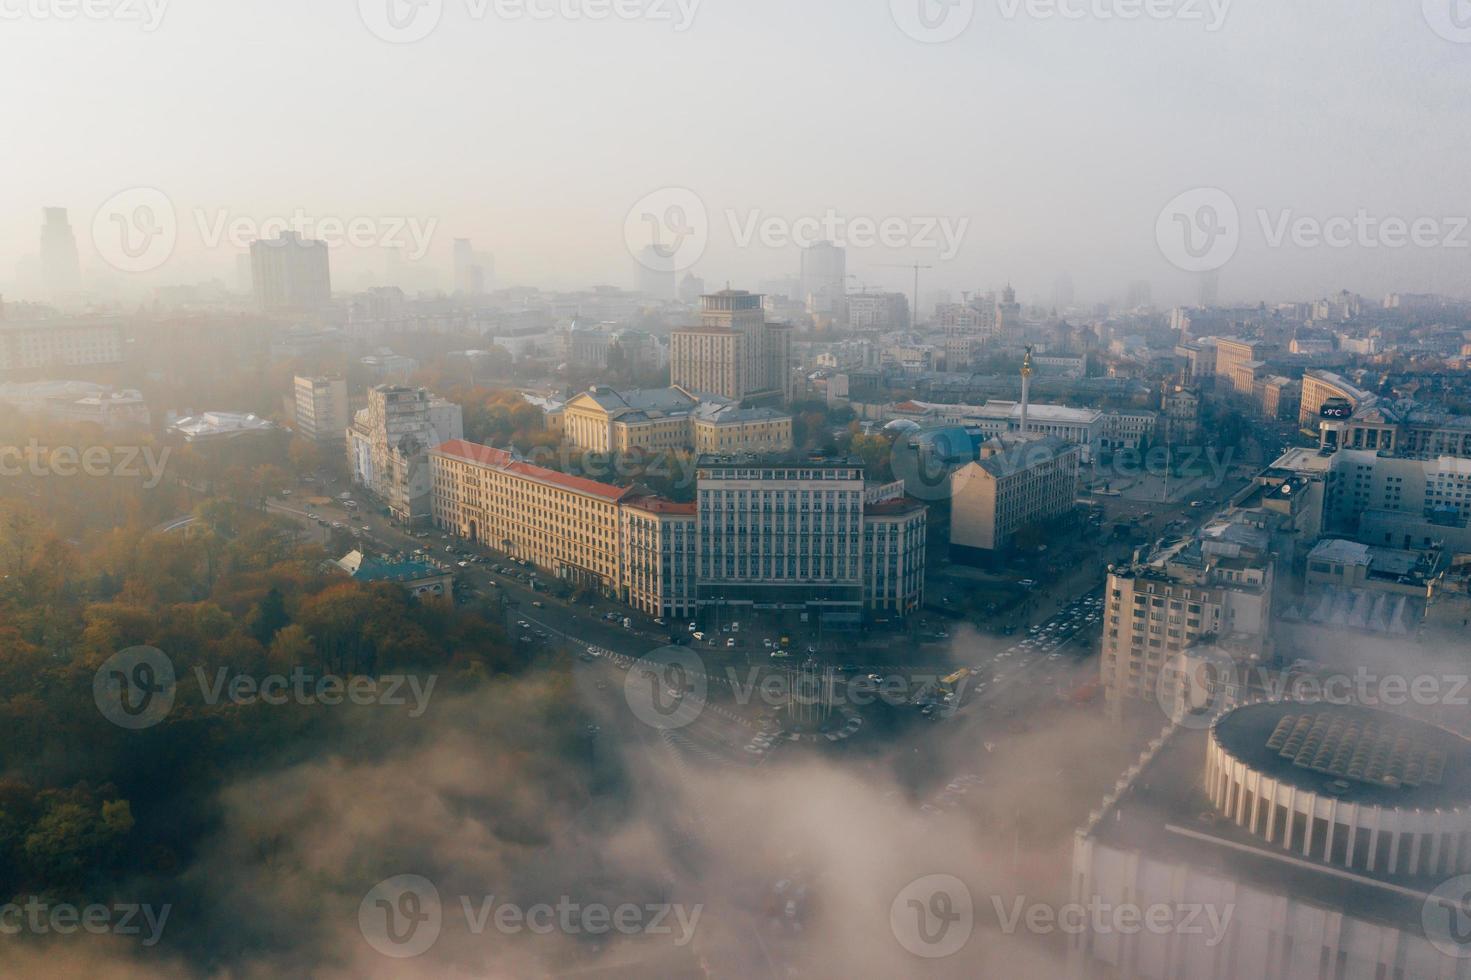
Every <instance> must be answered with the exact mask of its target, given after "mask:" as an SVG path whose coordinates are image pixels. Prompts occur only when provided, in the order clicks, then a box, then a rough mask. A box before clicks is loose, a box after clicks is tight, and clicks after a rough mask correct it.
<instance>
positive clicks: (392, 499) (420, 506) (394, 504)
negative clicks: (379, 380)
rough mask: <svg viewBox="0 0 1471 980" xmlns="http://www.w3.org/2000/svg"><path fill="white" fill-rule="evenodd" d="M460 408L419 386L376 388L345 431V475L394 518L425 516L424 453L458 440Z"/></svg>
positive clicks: (427, 487) (428, 508)
mask: <svg viewBox="0 0 1471 980" xmlns="http://www.w3.org/2000/svg"><path fill="white" fill-rule="evenodd" d="M463 436H464V423H463V418H462V415H461V412H460V406H458V405H455V404H453V403H451V402H448V401H445V400H444V399H442V398H438V397H435V396H434V395H431V394H430V393H429V392H428V391H426V390H425V389H423V388H404V387H399V386H396V385H378V386H377V387H374V388H371V389H369V391H368V407H367V408H364V409H362V410H361V411H359V412H358V413H357V414H356V415H355V416H354V417H353V422H352V425H351V426H350V427H349V428H348V429H347V456H348V460H347V461H348V472H349V473H351V475H352V480H353V482H354V483H356V484H358V485H359V486H361V487H363V488H364V489H366V490H367V491H368V492H369V493H371V494H372V495H373V496H375V497H377V498H378V499H379V500H382V501H383V502H384V504H385V505H386V506H387V507H388V509H389V511H390V513H391V514H392V515H393V517H394V519H395V520H398V521H403V522H405V523H413V522H416V521H422V520H425V519H427V518H429V516H430V513H431V500H430V491H431V482H430V470H429V450H430V449H431V448H433V447H434V446H437V445H439V444H440V443H444V442H449V441H451V440H455V439H461V438H463Z"/></svg>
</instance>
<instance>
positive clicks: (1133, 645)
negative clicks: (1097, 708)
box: [1100, 535, 1273, 705]
mask: <svg viewBox="0 0 1471 980" xmlns="http://www.w3.org/2000/svg"><path fill="white" fill-rule="evenodd" d="M1261 543H1262V544H1263V545H1264V544H1265V535H1262V542H1261ZM1272 580H1273V562H1272V557H1271V555H1270V554H1265V553H1263V552H1262V551H1261V550H1258V549H1257V548H1255V547H1251V546H1249V545H1243V544H1242V543H1240V542H1239V541H1236V540H1231V539H1230V538H1229V536H1224V537H1223V538H1222V539H1219V540H1212V539H1209V538H1201V539H1194V540H1189V541H1182V542H1177V543H1175V544H1174V545H1172V546H1171V547H1169V548H1168V549H1166V550H1164V551H1162V552H1160V553H1159V554H1156V555H1154V556H1151V557H1150V558H1149V559H1147V560H1143V561H1138V562H1134V563H1131V564H1129V565H1121V566H1110V568H1109V573H1108V582H1107V585H1106V588H1105V592H1104V610H1105V615H1104V621H1103V656H1102V660H1101V667H1100V669H1101V671H1102V680H1103V689H1104V695H1105V697H1106V698H1107V699H1108V700H1109V701H1110V702H1112V703H1114V704H1115V705H1118V704H1120V703H1121V702H1124V701H1127V700H1141V699H1143V700H1149V699H1153V698H1155V697H1156V694H1157V685H1158V683H1159V674H1160V671H1161V670H1162V669H1163V668H1164V667H1165V665H1167V664H1169V663H1171V662H1172V661H1173V660H1174V659H1175V658H1176V657H1177V656H1179V655H1180V654H1181V653H1182V652H1183V651H1186V650H1188V649H1190V648H1191V647H1192V646H1194V645H1196V644H1197V643H1201V642H1205V641H1206V640H1207V639H1209V640H1210V642H1212V643H1214V644H1215V645H1216V646H1219V647H1220V648H1221V649H1224V650H1228V651H1230V652H1231V655H1232V656H1233V657H1235V658H1237V659H1240V660H1242V661H1250V662H1255V661H1257V660H1260V659H1261V658H1262V657H1263V656H1264V655H1265V654H1266V653H1267V652H1268V646H1267V641H1268V623H1269V620H1270V616H1271V608H1272Z"/></svg>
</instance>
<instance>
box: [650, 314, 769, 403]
mask: <svg viewBox="0 0 1471 980" xmlns="http://www.w3.org/2000/svg"><path fill="white" fill-rule="evenodd" d="M761 300H762V297H761V295H760V294H759V293H749V292H746V291H745V290H738V289H725V290H722V291H720V292H718V293H713V294H710V295H708V296H704V297H702V298H701V301H702V304H703V305H702V308H701V310H700V324H699V325H698V326H694V327H685V328H681V329H679V330H675V331H674V332H673V333H672V334H671V335H670V348H669V378H670V384H672V385H676V386H678V387H680V388H684V389H686V390H687V391H693V392H703V393H708V394H712V395H719V396H721V397H722V398H729V399H732V400H735V401H741V400H745V399H752V400H757V401H767V402H787V401H790V400H791V363H792V339H791V327H790V326H789V325H787V324H784V323H768V322H766V311H765V309H764V307H763V306H762V302H761Z"/></svg>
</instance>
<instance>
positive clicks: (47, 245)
mask: <svg viewBox="0 0 1471 980" xmlns="http://www.w3.org/2000/svg"><path fill="white" fill-rule="evenodd" d="M41 214H42V217H43V221H42V224H41V286H42V288H43V289H44V290H45V292H46V296H47V298H48V299H59V298H65V297H68V296H72V295H74V294H75V293H76V292H77V291H78V290H79V289H80V288H81V285H82V271H81V264H80V263H79V262H78V260H77V238H76V235H74V234H72V226H71V223H70V222H69V221H68V220H67V216H66V208H42V209H41Z"/></svg>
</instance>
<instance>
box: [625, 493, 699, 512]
mask: <svg viewBox="0 0 1471 980" xmlns="http://www.w3.org/2000/svg"><path fill="white" fill-rule="evenodd" d="M625 502H626V503H627V504H628V506H630V507H637V508H638V509H639V510H646V511H648V512H649V513H651V514H685V515H688V516H690V517H693V516H694V515H695V514H696V513H697V512H698V510H699V508H698V506H697V505H696V504H695V502H694V501H693V500H692V501H690V502H689V503H681V502H679V501H675V500H665V499H664V498H663V497H635V498H634V499H632V500H629V501H625Z"/></svg>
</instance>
